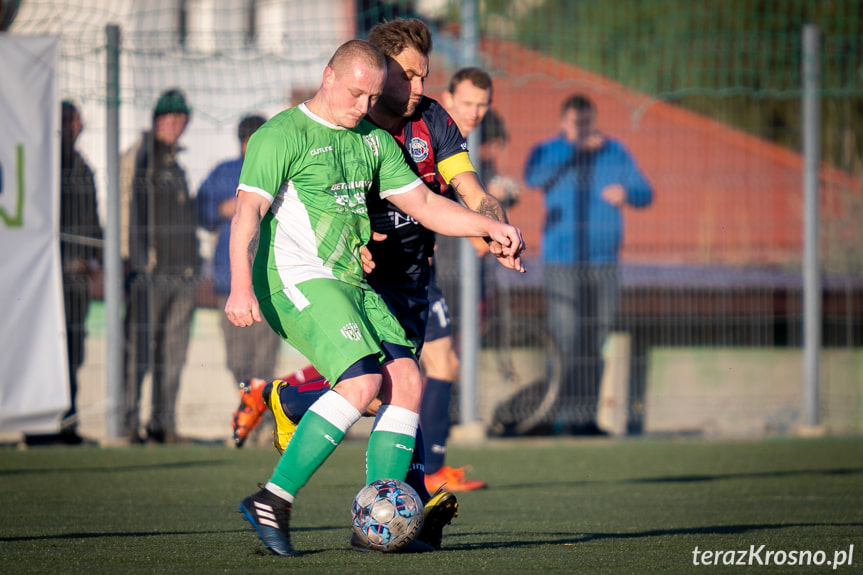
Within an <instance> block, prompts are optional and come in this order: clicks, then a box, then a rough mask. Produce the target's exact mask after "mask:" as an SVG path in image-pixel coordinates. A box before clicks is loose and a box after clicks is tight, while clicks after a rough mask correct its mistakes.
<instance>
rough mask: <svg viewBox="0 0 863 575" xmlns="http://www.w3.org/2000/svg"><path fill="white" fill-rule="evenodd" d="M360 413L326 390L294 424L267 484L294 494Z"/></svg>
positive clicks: (339, 396) (330, 451)
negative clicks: (290, 435)
mask: <svg viewBox="0 0 863 575" xmlns="http://www.w3.org/2000/svg"><path fill="white" fill-rule="evenodd" d="M360 415H361V414H360V412H359V411H357V409H356V408H355V407H354V406H353V405H351V404H350V403H349V402H348V400H346V399H345V398H344V397H342V396H341V395H339V394H338V393H336V392H335V391H328V392H327V393H325V394H324V395H323V396H321V398H320V399H318V400H317V401H316V402H314V403H313V404H312V405H311V407H309V410H308V411H307V412H306V414H305V415H304V416H303V418H302V419H301V420H300V423H299V424H298V425H297V429H296V431H295V432H294V436H293V437H292V438H291V441H290V443H288V447H287V449H285V452H284V453H283V454H282V457H281V459H279V463H278V464H276V468H275V470H274V471H273V475H272V477H271V478H270V483H271V484H274V485H276V486H278V487H279V488H281V489H283V490H284V491H285V492H286V493H288V494H290V495H291V496H293V495H296V494H297V491H299V489H300V488H301V487H302V486H303V485H305V484H306V482H307V481H308V480H309V478H310V477H311V476H312V475H313V474H314V472H315V471H316V470H317V469H318V467H320V466H321V464H322V463H323V462H324V461H325V460H326V459H327V457H329V456H330V454H331V453H332V452H333V451H334V450H335V449H336V447H337V446H338V445H339V443H340V442H341V441H342V439H344V437H345V433H346V432H347V431H348V429H350V427H351V426H352V425H353V424H354V423H356V422H357V420H358V419H359V418H360ZM268 488H269V486H268ZM271 490H272V489H271Z"/></svg>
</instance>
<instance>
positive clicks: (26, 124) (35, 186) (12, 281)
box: [0, 34, 69, 435]
mask: <svg viewBox="0 0 863 575" xmlns="http://www.w3.org/2000/svg"><path fill="white" fill-rule="evenodd" d="M57 62H58V48H57V38H56V37H53V36H51V37H48V36H38V37H28V36H15V35H11V34H0V77H2V81H0V134H2V137H0V318H2V319H0V433H2V434H3V435H9V434H12V433H19V434H20V433H25V432H29V433H45V432H55V431H57V430H58V428H59V418H60V416H61V415H62V414H63V412H64V411H65V410H66V409H68V406H69V374H68V371H67V365H68V363H67V362H68V360H67V358H66V327H65V321H64V313H65V312H64V310H63V286H62V275H61V270H60V245H59V213H60V191H59V176H58V173H59V165H60V153H59V142H60V140H59V131H60V130H59V121H58V118H59V111H60V103H59V100H58V97H57V85H56V73H57Z"/></svg>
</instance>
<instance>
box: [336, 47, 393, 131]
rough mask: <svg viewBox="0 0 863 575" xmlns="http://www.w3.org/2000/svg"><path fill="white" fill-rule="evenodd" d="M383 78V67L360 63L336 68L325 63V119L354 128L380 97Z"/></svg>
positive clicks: (384, 73)
mask: <svg viewBox="0 0 863 575" xmlns="http://www.w3.org/2000/svg"><path fill="white" fill-rule="evenodd" d="M385 78H386V72H385V71H384V70H381V69H377V68H374V67H371V66H368V65H366V64H362V63H358V64H356V65H354V66H346V67H345V68H344V69H341V70H339V72H336V71H335V70H333V69H332V68H329V67H327V69H326V70H325V72H324V84H325V86H326V88H327V94H328V98H327V101H328V106H327V108H328V109H327V112H328V115H329V116H330V117H329V118H325V119H326V120H328V121H330V122H332V123H333V124H335V125H337V126H341V127H343V128H356V127H357V125H359V123H360V121H362V119H363V118H364V117H365V115H366V114H367V113H368V112H369V109H370V108H371V107H372V106H374V104H375V102H376V101H377V100H378V98H379V97H380V95H381V90H383V86H384V80H385Z"/></svg>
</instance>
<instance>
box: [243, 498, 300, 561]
mask: <svg viewBox="0 0 863 575" xmlns="http://www.w3.org/2000/svg"><path fill="white" fill-rule="evenodd" d="M240 513H242V514H243V515H244V516H245V517H246V519H247V520H248V521H249V523H251V524H252V527H254V528H255V531H257V532H258V537H259V538H260V539H261V541H263V542H264V545H266V546H267V549H269V550H270V551H271V552H272V553H274V554H275V555H281V556H283V557H293V556H294V555H298V553H297V552H296V551H294V548H293V547H292V546H291V531H290V524H291V504H290V503H288V502H287V501H285V500H284V499H282V498H281V497H278V496H277V495H275V494H274V493H271V492H269V491H267V490H266V489H261V490H260V491H258V492H257V493H255V494H254V495H249V496H248V497H246V498H245V499H243V502H242V503H240Z"/></svg>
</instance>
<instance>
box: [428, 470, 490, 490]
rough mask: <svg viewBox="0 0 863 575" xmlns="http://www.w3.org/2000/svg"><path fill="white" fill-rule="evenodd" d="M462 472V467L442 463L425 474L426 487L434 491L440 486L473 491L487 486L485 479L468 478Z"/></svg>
mask: <svg viewBox="0 0 863 575" xmlns="http://www.w3.org/2000/svg"><path fill="white" fill-rule="evenodd" d="M464 474H465V468H464V467H459V468H455V467H449V466H448V465H444V466H443V467H441V468H440V469H439V470H437V471H436V472H434V473H432V474H431V475H426V480H425V481H426V489H428V490H429V492H431V493H434V492H435V491H437V490H438V489H441V488H443V489H446V490H447V491H473V490H474V489H485V488H486V487H488V483H486V482H485V481H479V480H477V479H468V478H467V477H465V476H464Z"/></svg>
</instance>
